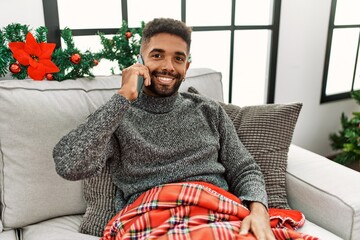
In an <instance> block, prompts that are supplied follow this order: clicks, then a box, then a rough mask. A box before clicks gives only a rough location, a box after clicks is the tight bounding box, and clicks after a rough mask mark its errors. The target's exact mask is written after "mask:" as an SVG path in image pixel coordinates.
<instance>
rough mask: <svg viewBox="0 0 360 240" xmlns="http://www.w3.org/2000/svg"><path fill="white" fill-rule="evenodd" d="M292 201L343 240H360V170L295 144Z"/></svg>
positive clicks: (292, 148) (291, 155) (289, 172)
mask: <svg viewBox="0 0 360 240" xmlns="http://www.w3.org/2000/svg"><path fill="white" fill-rule="evenodd" d="M286 185H287V186H286V189H287V194H288V201H289V204H290V206H291V207H292V208H293V209H298V210H300V211H301V212H303V213H304V215H305V217H306V218H307V219H308V220H309V221H311V222H314V223H315V224H317V225H319V226H321V227H323V228H325V229H327V230H329V231H331V232H333V233H335V234H336V235H338V236H340V237H341V238H343V239H360V173H359V172H357V171H354V170H352V169H350V168H347V167H345V166H342V165H340V164H338V163H335V162H333V161H331V160H329V159H327V158H325V157H323V156H320V155H318V154H316V153H313V152H310V151H308V150H305V149H303V148H301V147H298V146H295V145H291V146H290V150H289V156H288V167H287V173H286Z"/></svg>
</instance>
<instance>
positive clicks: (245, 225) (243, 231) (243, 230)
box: [240, 217, 251, 235]
mask: <svg viewBox="0 0 360 240" xmlns="http://www.w3.org/2000/svg"><path fill="white" fill-rule="evenodd" d="M247 219H248V218H247V217H246V218H244V220H243V221H242V222H241V226H240V235H247V234H248V233H249V230H250V224H251V221H248V220H247Z"/></svg>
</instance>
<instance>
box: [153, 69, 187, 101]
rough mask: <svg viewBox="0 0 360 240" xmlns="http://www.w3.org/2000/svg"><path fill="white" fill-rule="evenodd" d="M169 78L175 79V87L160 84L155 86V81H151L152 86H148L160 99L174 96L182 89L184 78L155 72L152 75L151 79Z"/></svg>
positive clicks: (179, 75)
mask: <svg viewBox="0 0 360 240" xmlns="http://www.w3.org/2000/svg"><path fill="white" fill-rule="evenodd" d="M159 75H162V76H169V77H173V78H174V80H172V81H175V84H174V85H173V86H167V85H160V84H154V82H155V81H151V84H150V86H148V89H149V90H150V91H151V92H152V93H153V94H155V95H156V96H159V97H170V96H172V95H174V94H175V93H176V92H177V91H178V90H179V88H180V85H181V83H182V77H181V74H171V73H169V72H157V71H153V72H152V73H151V78H152V79H153V78H156V76H159Z"/></svg>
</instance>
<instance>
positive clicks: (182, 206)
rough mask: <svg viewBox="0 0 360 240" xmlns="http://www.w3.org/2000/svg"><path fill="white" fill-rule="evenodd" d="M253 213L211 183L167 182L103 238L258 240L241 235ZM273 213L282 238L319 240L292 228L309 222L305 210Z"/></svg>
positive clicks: (131, 208) (118, 220)
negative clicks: (244, 223)
mask: <svg viewBox="0 0 360 240" xmlns="http://www.w3.org/2000/svg"><path fill="white" fill-rule="evenodd" d="M249 213H250V212H249V210H248V209H247V208H245V207H244V206H243V205H241V203H240V201H239V200H238V199H237V198H236V197H235V196H233V195H231V194H230V193H228V192H226V191H224V190H222V189H219V188H217V187H216V186H213V185H211V184H208V183H172V184H165V185H161V186H158V187H155V188H153V189H151V190H149V191H147V192H145V193H143V194H142V195H141V196H140V197H139V198H138V199H137V200H136V201H135V202H134V203H133V204H130V205H128V206H127V207H125V208H124V209H123V210H121V211H120V212H119V213H118V214H117V215H116V216H115V217H114V218H113V219H112V220H111V221H110V222H109V223H108V225H107V227H106V228H105V231H104V235H103V237H102V238H101V240H120V239H137V240H139V239H164V240H168V239H169V240H171V239H174V240H175V239H179V240H181V239H206V240H212V239H222V240H226V239H256V238H255V237H254V236H253V235H252V234H248V235H247V236H241V235H239V230H240V226H241V220H242V219H244V218H245V217H246V216H247V215H248V214H249ZM269 213H270V214H272V215H273V216H271V218H270V219H271V225H272V230H273V232H274V234H275V236H276V238H277V239H283V240H291V239H297V240H300V239H317V238H316V237H312V236H308V235H304V234H301V233H298V232H295V231H293V230H291V229H295V228H297V227H300V226H302V225H303V224H304V216H303V215H302V214H301V213H300V212H298V211H295V210H283V209H282V210H280V209H272V210H271V211H270V212H269ZM284 226H287V227H288V229H286V228H283V227H284Z"/></svg>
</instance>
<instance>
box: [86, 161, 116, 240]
mask: <svg viewBox="0 0 360 240" xmlns="http://www.w3.org/2000/svg"><path fill="white" fill-rule="evenodd" d="M83 192H84V198H85V201H86V203H87V207H86V211H85V214H84V217H83V219H82V222H81V224H80V232H81V233H85V234H90V235H94V236H99V237H100V236H102V234H103V231H104V229H105V226H106V224H107V223H108V222H109V221H110V220H111V218H112V217H113V216H115V214H116V213H115V193H116V186H115V185H114V184H113V182H112V180H111V175H110V168H109V166H108V165H106V167H105V168H104V169H103V171H102V173H101V174H100V175H99V176H96V177H92V178H88V179H85V180H84V182H83Z"/></svg>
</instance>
